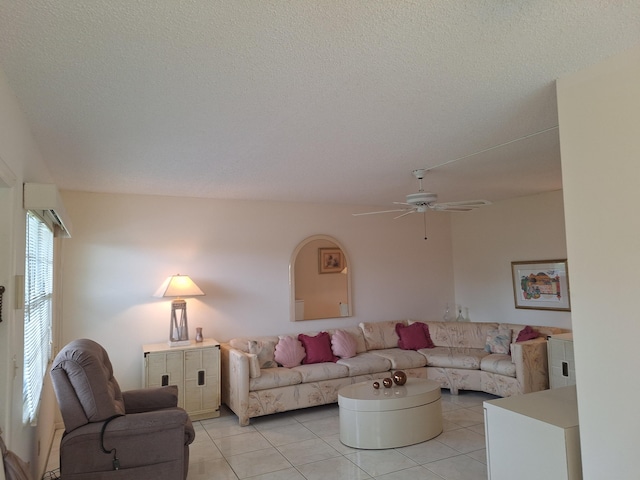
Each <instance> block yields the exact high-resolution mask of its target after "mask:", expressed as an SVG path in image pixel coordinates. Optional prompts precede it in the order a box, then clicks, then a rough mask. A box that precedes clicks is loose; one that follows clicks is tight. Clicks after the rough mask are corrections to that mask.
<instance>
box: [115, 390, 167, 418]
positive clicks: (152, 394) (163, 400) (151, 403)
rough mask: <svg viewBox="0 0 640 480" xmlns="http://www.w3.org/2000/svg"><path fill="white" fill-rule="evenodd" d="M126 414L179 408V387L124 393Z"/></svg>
mask: <svg viewBox="0 0 640 480" xmlns="http://www.w3.org/2000/svg"><path fill="white" fill-rule="evenodd" d="M122 399H123V400H124V410H125V412H126V413H142V412H152V411H154V410H160V409H162V408H173V407H177V406H178V387H177V386H176V385H169V386H166V387H156V388H140V389H136V390H127V391H125V392H122Z"/></svg>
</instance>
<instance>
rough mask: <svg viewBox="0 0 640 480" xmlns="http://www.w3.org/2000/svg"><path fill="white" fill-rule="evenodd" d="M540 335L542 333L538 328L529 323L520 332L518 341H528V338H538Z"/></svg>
mask: <svg viewBox="0 0 640 480" xmlns="http://www.w3.org/2000/svg"><path fill="white" fill-rule="evenodd" d="M539 336H540V334H539V333H538V332H537V331H536V330H534V329H533V328H531V327H530V326H529V325H527V326H526V327H524V328H523V329H522V330H520V333H518V338H516V342H526V341H527V340H533V339H534V338H538V337H539Z"/></svg>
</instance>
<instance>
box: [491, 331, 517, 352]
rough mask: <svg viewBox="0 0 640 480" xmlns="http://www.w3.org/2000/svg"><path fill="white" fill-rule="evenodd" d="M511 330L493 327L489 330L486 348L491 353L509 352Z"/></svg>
mask: <svg viewBox="0 0 640 480" xmlns="http://www.w3.org/2000/svg"><path fill="white" fill-rule="evenodd" d="M509 345H511V330H510V329H508V328H500V329H498V328H492V329H491V330H489V331H488V332H487V344H486V345H485V347H484V349H485V350H486V351H487V352H490V353H504V354H508V353H509Z"/></svg>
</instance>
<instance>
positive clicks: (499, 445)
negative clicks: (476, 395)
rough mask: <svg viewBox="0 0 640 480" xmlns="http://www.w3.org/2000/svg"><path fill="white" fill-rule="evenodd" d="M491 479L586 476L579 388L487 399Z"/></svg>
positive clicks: (570, 479)
mask: <svg viewBox="0 0 640 480" xmlns="http://www.w3.org/2000/svg"><path fill="white" fill-rule="evenodd" d="M484 417H485V419H484V425H485V438H486V444H487V471H488V474H489V480H512V479H514V478H518V480H540V479H553V480H581V479H582V463H581V456H580V431H579V426H578V402H577V400H576V387H575V385H571V386H568V387H562V388H556V389H553V390H542V391H540V392H534V393H527V394H524V395H515V396H513V397H507V398H500V399H498V400H490V401H486V402H484Z"/></svg>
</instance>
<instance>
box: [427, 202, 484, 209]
mask: <svg viewBox="0 0 640 480" xmlns="http://www.w3.org/2000/svg"><path fill="white" fill-rule="evenodd" d="M485 205H491V202H489V201H488V200H463V201H460V202H444V203H433V204H431V205H429V208H431V209H432V210H435V211H437V212H469V211H471V210H475V209H476V208H480V207H484V206H485Z"/></svg>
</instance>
